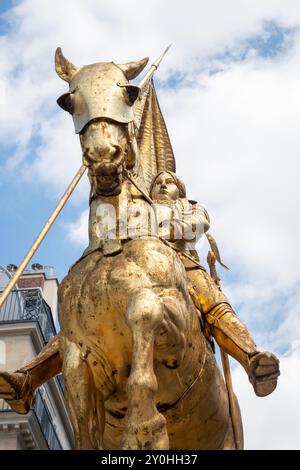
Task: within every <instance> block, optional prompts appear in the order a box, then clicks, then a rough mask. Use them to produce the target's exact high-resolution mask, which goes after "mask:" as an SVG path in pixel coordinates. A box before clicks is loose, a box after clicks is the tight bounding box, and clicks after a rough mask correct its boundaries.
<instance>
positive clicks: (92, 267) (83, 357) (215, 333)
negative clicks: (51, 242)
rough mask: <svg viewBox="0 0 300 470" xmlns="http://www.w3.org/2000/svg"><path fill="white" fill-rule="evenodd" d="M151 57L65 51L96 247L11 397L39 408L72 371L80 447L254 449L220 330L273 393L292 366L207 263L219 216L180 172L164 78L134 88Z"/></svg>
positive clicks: (10, 387) (21, 405) (64, 74)
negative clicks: (282, 364) (42, 390)
mask: <svg viewBox="0 0 300 470" xmlns="http://www.w3.org/2000/svg"><path fill="white" fill-rule="evenodd" d="M146 62H147V61H146V60H145V59H143V60H142V61H137V62H130V63H128V64H123V65H116V64H114V63H98V64H93V65H89V66H84V67H75V66H74V65H73V64H72V63H70V62H69V61H68V60H67V59H66V58H65V57H64V56H63V54H62V52H61V50H60V49H58V50H57V53H56V71H57V73H58V74H59V76H60V77H61V78H62V79H63V80H66V81H67V82H68V83H69V84H70V90H69V92H68V93H67V94H65V95H63V97H61V98H60V99H59V100H58V103H59V105H60V106H61V107H63V109H65V110H67V111H69V112H70V113H71V114H72V116H73V119H74V124H75V129H76V132H79V133H80V143H81V146H82V153H83V162H84V164H85V165H86V166H87V167H88V175H89V180H90V184H91V193H90V218H89V245H88V247H87V248H86V250H85V251H84V253H83V255H82V257H81V258H80V259H79V260H78V261H77V262H76V263H75V264H74V265H73V267H72V268H71V269H70V271H69V273H68V275H67V276H66V277H65V278H64V280H63V281H62V283H61V284H60V286H59V299H58V300H59V320H60V326H61V331H60V333H59V335H57V336H56V337H55V338H54V339H53V340H52V341H51V343H49V344H48V345H47V346H46V347H45V348H44V350H43V351H42V352H41V353H40V355H39V356H38V357H37V358H35V359H34V360H33V361H32V362H31V363H30V364H28V365H27V366H26V367H24V368H23V369H21V370H20V371H16V372H15V373H13V374H8V373H6V372H2V373H0V397H3V398H5V399H6V400H7V402H8V403H10V404H11V406H12V408H13V409H15V410H16V411H17V412H19V413H26V412H28V410H29V407H30V404H31V402H32V398H33V395H34V392H35V390H36V389H37V388H38V387H39V386H40V385H41V384H42V383H43V382H45V381H46V380H49V379H50V378H51V377H52V376H54V375H56V374H57V373H59V372H60V371H61V370H62V372H63V376H64V381H65V398H66V403H67V407H68V411H69V414H70V418H71V421H72V425H73V429H74V434H75V441H76V448H77V449H168V448H171V449H237V448H238V449H241V448H242V447H243V430H242V421H241V416H240V411H239V406H238V402H237V400H236V398H235V397H234V395H233V393H231V392H232V391H230V390H229V389H228V390H227V388H226V384H225V382H224V379H223V377H222V374H221V372H220V370H219V368H218V365H217V362H216V360H215V357H214V352H213V348H212V339H213V338H214V339H215V340H216V342H217V343H218V344H219V346H220V347H221V348H222V350H223V352H224V354H225V353H228V354H230V355H232V356H233V357H234V358H235V359H237V360H238V361H239V362H240V363H241V365H242V366H243V367H244V369H245V371H246V372H247V374H248V376H249V380H250V382H251V383H252V385H253V387H254V391H255V393H256V394H257V395H259V396H264V395H267V394H269V393H271V392H272V391H273V390H274V389H275V387H276V384H277V377H278V375H279V366H278V364H279V363H278V359H277V358H276V357H275V356H274V355H273V354H271V353H267V352H259V351H258V350H257V348H256V345H255V343H254V341H253V340H252V338H251V336H250V334H249V332H248V330H247V328H246V327H245V325H244V324H243V323H242V322H241V320H240V319H239V318H238V317H237V315H236V314H235V312H234V311H233V310H232V307H231V305H230V302H229V300H228V299H227V297H226V296H225V295H224V294H223V293H222V292H221V290H220V285H219V280H218V277H217V274H216V271H215V266H214V264H213V263H210V267H211V272H210V274H208V273H207V272H206V270H205V269H204V268H203V266H202V265H201V264H200V260H199V257H198V255H197V252H196V249H195V244H196V242H197V241H198V239H199V238H200V237H201V235H202V234H204V233H206V232H207V231H208V229H209V223H210V222H209V217H208V213H207V211H206V210H205V209H204V208H203V207H202V206H200V205H199V204H197V203H196V202H195V201H189V200H188V199H187V197H186V189H185V186H184V184H183V182H182V181H181V180H180V179H179V178H178V176H177V175H176V173H175V159H174V154H173V150H172V147H171V143H170V140H169V136H168V132H167V129H166V126H165V122H164V119H163V116H162V114H161V111H160V108H159V105H158V101H157V97H156V94H155V90H154V86H153V83H152V82H151V81H149V82H148V83H145V80H143V81H142V85H143V86H142V88H141V90H139V89H138V88H137V87H136V86H135V87H132V88H131V87H130V84H129V80H130V79H132V78H134V77H136V76H137V75H138V74H139V73H140V72H141V70H142V69H143V68H144V66H145V65H146ZM157 63H159V61H158V62H157ZM152 68H153V69H155V67H152ZM150 75H151V73H149V74H148V75H147V79H148V78H151V77H150ZM146 82H147V80H146ZM208 238H209V240H210V243H211V247H212V252H211V253H210V256H211V257H213V256H214V257H215V258H216V259H217V260H219V261H220V262H221V258H220V256H219V253H218V249H217V246H216V244H215V241H214V239H213V238H212V237H211V236H209V235H208ZM210 259H212V258H210ZM227 379H228V370H227V376H226V383H227V387H230V380H229V379H228V380H227Z"/></svg>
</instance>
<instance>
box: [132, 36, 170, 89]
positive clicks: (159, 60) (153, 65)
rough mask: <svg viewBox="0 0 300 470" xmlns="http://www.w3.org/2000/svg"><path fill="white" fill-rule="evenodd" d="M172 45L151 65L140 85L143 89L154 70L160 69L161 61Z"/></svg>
mask: <svg viewBox="0 0 300 470" xmlns="http://www.w3.org/2000/svg"><path fill="white" fill-rule="evenodd" d="M171 46H172V44H170V45H169V46H168V47H167V49H166V50H165V51H164V52H163V53H162V54H161V55H160V56H159V57H158V59H156V61H155V62H154V63H153V64H152V65H151V67H150V70H148V72H147V73H146V75H145V76H144V78H143V80H142V81H141V82H140V83H139V85H138V86H139V88H140V89H142V88H143V87H144V86H145V85H146V84H147V83H148V82H149V81H150V80H151V78H152V76H153V74H154V72H156V70H157V69H158V67H159V64H160V63H161V61H162V60H163V58H164V57H165V55H166V53H167V52H168V50H169V49H170V47H171Z"/></svg>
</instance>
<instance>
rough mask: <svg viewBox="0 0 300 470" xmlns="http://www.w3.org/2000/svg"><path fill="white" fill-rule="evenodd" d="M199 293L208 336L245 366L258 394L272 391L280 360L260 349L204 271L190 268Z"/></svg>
mask: <svg viewBox="0 0 300 470" xmlns="http://www.w3.org/2000/svg"><path fill="white" fill-rule="evenodd" d="M187 274H188V278H189V279H190V280H191V281H192V283H193V287H194V290H195V291H196V294H197V301H198V305H196V306H197V307H198V309H200V310H201V312H202V314H203V320H204V328H205V331H206V334H207V336H208V337H209V336H212V337H214V338H215V340H216V342H217V343H218V345H219V346H220V347H221V348H222V349H223V351H225V352H226V353H228V354H230V355H231V356H232V357H234V358H235V359H236V360H237V361H238V362H239V363H240V364H241V365H242V366H243V367H244V369H245V370H246V372H247V374H248V376H249V380H250V382H251V384H252V385H253V388H254V391H255V393H256V395H258V396H265V395H268V394H270V393H272V392H273V390H274V389H275V388H276V385H277V378H278V376H279V374H280V372H279V361H278V359H277V358H276V356H274V354H271V353H269V352H259V351H258V350H257V348H256V344H255V343H254V341H253V339H252V338H251V336H250V333H249V331H248V330H247V328H246V326H245V325H244V324H243V322H242V321H241V320H240V319H239V318H238V317H237V315H236V314H235V312H234V311H233V309H232V307H231V305H230V304H229V302H228V300H227V298H226V296H225V295H224V294H223V292H221V291H220V289H219V288H218V286H217V285H216V284H215V282H214V280H213V279H212V278H211V277H210V276H209V275H208V274H207V273H206V272H204V271H201V270H198V269H197V270H196V269H193V270H190V271H187Z"/></svg>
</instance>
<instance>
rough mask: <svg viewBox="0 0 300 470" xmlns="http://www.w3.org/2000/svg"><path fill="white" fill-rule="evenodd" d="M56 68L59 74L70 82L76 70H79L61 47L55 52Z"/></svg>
mask: <svg viewBox="0 0 300 470" xmlns="http://www.w3.org/2000/svg"><path fill="white" fill-rule="evenodd" d="M55 70H56V73H57V75H58V76H59V77H60V78H61V79H62V80H65V81H66V82H68V83H70V81H71V80H72V77H73V76H74V74H75V72H77V68H76V67H75V65H73V64H72V63H71V62H69V61H68V59H66V58H65V56H64V55H63V53H62V50H61V48H60V47H58V48H57V49H56V52H55Z"/></svg>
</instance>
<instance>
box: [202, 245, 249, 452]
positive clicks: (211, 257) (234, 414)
mask: <svg viewBox="0 0 300 470" xmlns="http://www.w3.org/2000/svg"><path fill="white" fill-rule="evenodd" d="M207 264H208V266H209V270H210V275H211V277H212V278H213V280H214V281H215V283H216V285H217V286H218V288H219V290H221V281H220V278H219V276H218V274H217V270H216V256H215V254H214V252H213V251H209V252H208V255H207ZM226 268H227V266H226ZM227 269H228V268H227ZM220 355H221V361H222V366H223V371H224V377H225V383H226V388H227V394H228V402H229V413H230V417H231V423H232V430H233V436H234V442H235V447H236V449H237V450H240V449H241V444H242V436H241V435H240V431H239V415H238V410H237V408H236V402H235V397H234V392H233V386H232V380H231V372H230V364H229V358H228V354H227V353H226V352H225V351H223V349H222V348H220Z"/></svg>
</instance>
